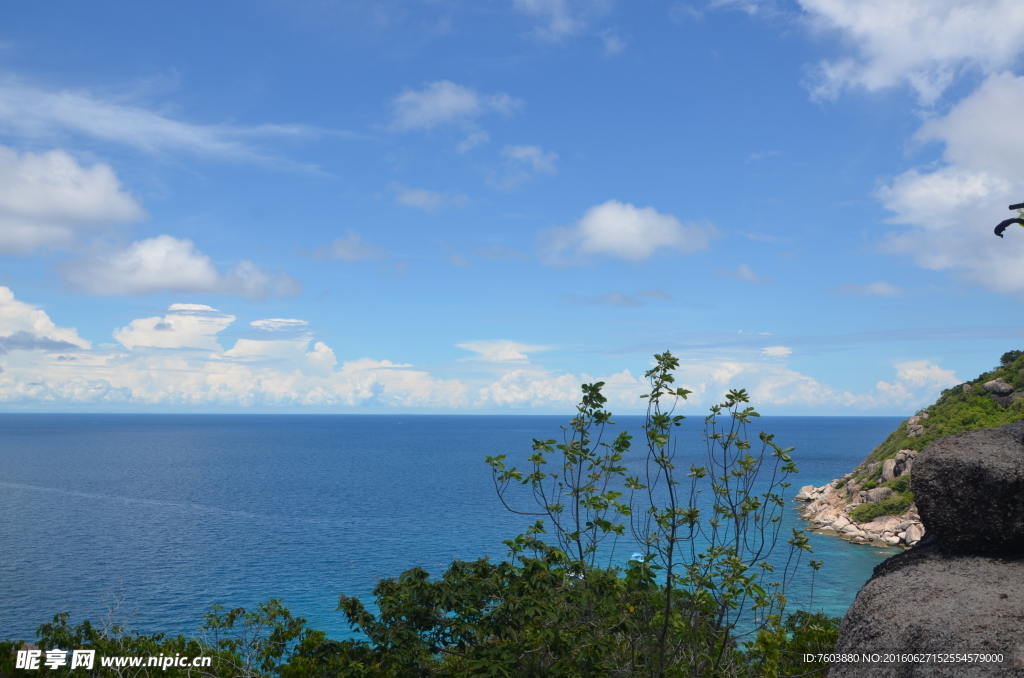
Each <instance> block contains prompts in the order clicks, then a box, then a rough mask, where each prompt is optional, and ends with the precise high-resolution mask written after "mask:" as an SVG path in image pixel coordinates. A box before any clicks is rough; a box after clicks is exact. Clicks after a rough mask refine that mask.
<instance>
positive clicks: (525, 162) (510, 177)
mask: <svg viewBox="0 0 1024 678" xmlns="http://www.w3.org/2000/svg"><path fill="white" fill-rule="evenodd" d="M501 157H502V158H504V160H505V169H504V171H503V172H502V173H501V174H500V175H499V176H496V177H493V178H492V179H491V180H490V184H491V185H492V186H494V187H496V188H503V189H506V190H512V189H515V188H518V187H519V186H522V185H523V184H524V183H526V182H527V181H529V180H530V179H533V178H534V177H536V176H539V175H542V174H549V175H550V174H558V154H557V153H555V152H554V151H546V152H545V150H544V149H543V148H541V147H540V146H513V145H508V146H505V147H504V148H502V149H501Z"/></svg>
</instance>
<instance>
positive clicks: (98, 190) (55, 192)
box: [0, 146, 146, 254]
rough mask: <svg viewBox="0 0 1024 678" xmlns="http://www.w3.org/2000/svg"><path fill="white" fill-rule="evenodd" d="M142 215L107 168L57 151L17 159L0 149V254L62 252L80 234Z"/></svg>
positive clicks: (133, 199)
mask: <svg viewBox="0 0 1024 678" xmlns="http://www.w3.org/2000/svg"><path fill="white" fill-rule="evenodd" d="M145 216H146V214H145V212H144V211H143V210H142V207H140V206H139V204H138V202H136V200H135V198H133V197H132V196H131V195H130V194H129V193H127V192H125V191H124V190H122V188H121V182H120V181H119V180H118V178H117V175H116V174H115V173H114V170H112V169H111V168H110V167H109V166H108V165H104V164H101V163H97V164H95V165H93V166H92V167H82V166H81V165H80V164H79V163H78V161H77V160H75V158H73V157H72V156H70V155H69V154H67V153H65V152H64V151H61V150H54V151H48V152H46V153H39V154H36V153H22V154H19V153H17V152H16V151H14V150H12V149H10V148H7V147H6V146H0V253H4V254H28V253H30V252H32V251H33V250H36V249H39V248H43V247H46V248H67V247H70V246H72V245H73V244H74V243H75V241H76V235H77V233H79V232H81V231H86V230H103V229H106V228H109V227H110V226H112V225H114V224H123V223H129V222H132V221H138V220H140V219H142V218H143V217H145Z"/></svg>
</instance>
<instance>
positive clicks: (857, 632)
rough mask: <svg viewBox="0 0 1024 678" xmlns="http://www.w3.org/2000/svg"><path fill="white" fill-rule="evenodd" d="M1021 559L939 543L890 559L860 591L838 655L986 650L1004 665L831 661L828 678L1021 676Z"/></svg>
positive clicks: (843, 630)
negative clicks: (951, 549) (957, 551)
mask: <svg viewBox="0 0 1024 678" xmlns="http://www.w3.org/2000/svg"><path fill="white" fill-rule="evenodd" d="M1021 582H1024V560H1013V561H1004V560H998V559H995V558H986V557H979V556H962V555H948V554H944V553H943V552H942V549H941V546H940V544H939V542H938V540H936V539H932V538H931V537H927V538H926V539H925V540H924V541H922V544H921V545H920V546H917V547H916V548H913V549H911V550H910V551H906V552H904V553H902V554H900V555H898V556H895V557H893V558H890V559H889V560H887V561H885V562H884V563H882V564H881V565H879V566H878V567H876V568H875V574H874V576H873V577H872V578H871V580H870V581H869V582H868V583H867V584H865V585H864V588H862V589H861V590H860V593H858V594H857V600H856V601H855V602H854V603H853V606H852V607H851V608H850V610H849V611H848V612H847V613H846V617H845V618H844V619H843V623H842V626H841V628H840V631H839V642H838V644H837V645H836V648H835V653H836V654H844V653H845V654H851V653H857V654H862V653H879V654H882V655H884V654H885V653H887V652H893V653H899V654H912V653H941V654H947V653H986V654H1002V655H1003V662H1002V663H973V664H966V663H949V664H939V663H934V662H930V663H893V662H888V663H887V662H879V663H877V664H873V663H869V662H856V663H852V662H848V663H834V664H832V668H831V670H830V671H829V676H830V678H861V677H862V676H863V677H865V678H867V677H871V678H897V677H899V678H904V677H907V678H916V677H918V676H920V677H924V676H970V677H971V678H975V677H982V678H987V677H989V676H993V677H994V676H999V677H1000V678H1005V677H1024V624H1022V618H1024V586H1021Z"/></svg>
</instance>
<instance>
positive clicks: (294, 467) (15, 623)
mask: <svg viewBox="0 0 1024 678" xmlns="http://www.w3.org/2000/svg"><path fill="white" fill-rule="evenodd" d="M567 419H568V418H567V417H555V416H408V415H403V416H392V415H381V416H362V415H341V416H282V415H273V416H261V415H232V416H221V415H206V416H203V415H78V414H75V415H50V414H45V415H44V414H38V415H32V414H10V415H0V639H3V638H12V639H15V638H23V639H31V638H34V637H35V629H36V627H37V626H38V625H39V624H40V623H42V622H44V621H49V620H50V619H52V617H53V615H54V614H56V613H58V612H70V613H71V616H72V619H73V620H75V621H78V620H81V619H83V618H89V619H93V620H96V619H97V618H98V617H99V616H100V615H101V614H102V613H103V611H104V610H105V609H106V608H107V606H108V605H109V604H110V603H111V602H112V601H114V600H115V599H121V600H122V602H121V607H120V609H119V612H118V615H119V617H120V618H121V620H122V621H126V622H127V623H128V624H129V626H130V627H131V628H133V629H135V630H138V631H143V632H155V631H162V632H167V633H172V634H176V633H186V634H189V633H192V632H193V631H195V630H196V629H197V628H198V626H199V625H200V624H201V623H202V615H203V613H204V612H205V611H206V610H207V609H208V608H209V606H210V605H213V604H221V605H224V606H225V607H228V608H231V607H237V606H246V607H248V606H252V605H255V604H256V603H259V602H262V601H265V600H267V599H269V598H283V599H284V603H285V605H286V606H287V607H289V608H290V609H291V610H292V612H293V613H294V614H296V615H299V616H303V617H306V618H307V619H308V620H309V624H310V626H312V627H314V628H319V629H323V630H325V631H327V632H328V635H329V636H331V637H335V638H343V637H347V636H349V635H350V630H349V628H348V626H347V624H346V623H345V621H344V616H343V615H342V613H340V612H336V611H335V609H334V608H335V607H336V606H337V600H338V594H339V593H347V594H350V595H358V596H360V597H363V599H364V601H366V602H369V601H370V596H369V592H370V590H371V589H372V588H373V585H374V583H375V582H376V581H377V580H378V579H380V578H386V577H395V576H397V575H398V574H400V573H401V572H402V571H404V570H407V569H409V568H412V567H417V566H419V567H424V568H426V569H427V570H429V571H430V572H431V573H435V574H436V573H439V572H440V571H441V570H442V568H443V567H444V566H445V565H447V564H448V563H449V562H451V561H452V560H454V559H475V558H477V557H480V556H483V555H490V556H491V558H492V559H501V558H503V557H504V556H505V554H506V549H505V546H504V545H503V544H502V543H501V542H502V540H503V539H508V538H510V537H513V536H515V535H516V534H519V533H521V532H523V531H524V529H525V527H526V525H527V524H529V522H531V521H530V520H529V519H528V518H526V517H523V516H515V515H512V514H509V513H508V512H506V511H505V510H504V509H503V508H502V506H501V504H500V503H499V502H498V500H497V499H496V497H495V494H494V488H493V485H492V483H491V477H490V471H489V469H488V467H487V466H486V465H485V464H484V462H483V458H484V456H486V455H497V454H506V455H508V457H509V458H510V460H512V461H513V462H514V463H518V464H519V465H520V466H523V465H524V462H525V458H526V456H527V455H528V454H529V452H530V442H531V440H532V439H533V438H553V437H557V436H558V435H559V434H560V431H559V427H560V426H561V425H562V424H564V423H565V422H566V421H567ZM617 421H618V422H619V425H620V426H622V427H626V428H629V429H630V430H633V431H636V432H639V430H640V425H641V424H642V420H641V419H640V418H639V417H618V418H617ZM900 421H901V419H900V418H896V417H763V418H762V419H760V420H759V421H758V422H757V426H756V430H765V431H769V432H772V433H774V434H775V435H776V441H777V442H779V443H780V444H782V445H783V446H784V447H789V446H793V447H796V451H795V452H794V453H793V457H794V459H795V461H796V462H797V464H798V466H799V467H800V474H799V475H798V476H796V477H795V480H794V482H793V485H794V487H792V488H790V490H789V495H788V496H790V497H792V495H793V494H795V491H796V490H797V489H798V488H799V487H800V486H801V485H810V484H813V485H820V484H823V483H825V482H827V481H829V480H831V479H832V478H834V477H837V476H838V475H841V474H843V473H846V472H848V471H850V470H851V469H852V468H853V467H854V466H855V465H856V464H858V463H859V462H860V461H861V460H862V459H863V458H864V457H865V456H866V455H867V454H868V453H869V452H870V451H871V449H872V448H873V447H874V446H875V445H877V444H878V443H880V442H881V441H882V440H884V439H885V436H886V435H888V433H889V432H890V431H892V430H893V429H894V428H895V427H896V426H897V425H898V424H899V422H900ZM687 424H690V426H689V428H688V432H687V433H686V434H684V435H685V440H687V441H688V442H692V443H693V445H692V447H691V448H688V449H693V452H692V453H687V454H688V455H692V456H686V457H685V458H684V459H683V460H682V464H681V465H682V466H683V467H688V466H689V462H690V461H691V458H692V461H694V462H697V463H703V462H702V459H703V455H704V452H703V447H701V446H700V445H701V436H700V425H701V422H700V418H699V417H698V418H693V419H690V420H687ZM684 430H686V427H684ZM755 432H756V431H755ZM642 459H643V454H642V453H641V451H640V450H639V449H638V450H637V453H636V455H633V456H631V457H630V458H627V460H626V462H627V464H629V465H631V466H633V467H635V466H636V465H637V464H639V463H640V462H641V461H642ZM524 506H526V507H528V504H524ZM792 506H795V504H791V505H790V506H789V507H787V520H789V521H791V522H792V524H793V525H794V526H798V527H799V526H801V525H802V523H800V522H799V521H798V520H796V515H795V509H794V508H791V507H792ZM787 533H788V529H787ZM811 541H812V544H813V546H814V549H815V554H814V556H813V557H814V558H816V559H818V560H823V561H824V562H825V565H824V567H823V568H822V569H821V571H820V572H819V573H818V575H817V583H816V586H815V593H814V603H813V605H814V608H815V609H824V610H825V611H826V612H828V613H830V614H834V615H841V614H843V613H844V612H845V611H846V609H847V607H849V605H850V604H851V603H852V602H853V598H854V596H855V595H856V593H857V590H858V589H859V588H860V587H861V585H862V584H863V583H864V581H866V580H867V578H868V577H870V576H871V570H872V568H873V567H874V566H875V565H877V564H878V563H879V562H881V561H882V560H884V559H885V558H887V557H889V556H891V555H893V554H895V553H897V552H898V551H896V550H886V549H878V548H874V547H864V546H854V545H851V544H848V543H847V542H844V541H841V540H839V539H834V538H828V537H822V536H818V535H811ZM632 550H633V549H632V547H631V546H630V545H628V544H626V545H623V546H620V547H618V548H617V551H616V555H615V556H614V560H615V561H616V562H620V563H624V562H625V560H626V558H628V556H629V554H630V553H631V552H632ZM619 551H621V554H619ZM805 562H806V558H805ZM804 572H809V570H808V569H807V568H806V567H803V568H801V575H800V577H798V579H797V580H796V585H795V587H794V588H793V589H791V591H790V594H791V600H792V601H793V602H794V603H795V604H796V605H802V606H806V605H807V604H808V602H809V601H808V597H809V594H810V586H809V584H810V579H809V578H808V577H807V576H806V575H805V574H803V573H804Z"/></svg>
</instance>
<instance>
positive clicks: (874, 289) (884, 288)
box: [836, 280, 903, 297]
mask: <svg viewBox="0 0 1024 678" xmlns="http://www.w3.org/2000/svg"><path fill="white" fill-rule="evenodd" d="M836 293H837V294H858V295H860V296H862V297H902V296H903V289H902V288H899V287H896V286H895V285H890V284H889V283H887V282H885V281H884V280H879V281H878V282H873V283H870V284H868V285H854V284H853V283H847V284H845V285H843V286H842V287H840V288H839V289H838V290H836Z"/></svg>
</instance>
